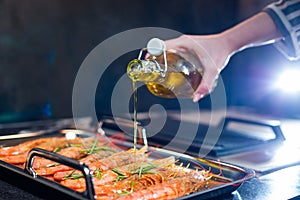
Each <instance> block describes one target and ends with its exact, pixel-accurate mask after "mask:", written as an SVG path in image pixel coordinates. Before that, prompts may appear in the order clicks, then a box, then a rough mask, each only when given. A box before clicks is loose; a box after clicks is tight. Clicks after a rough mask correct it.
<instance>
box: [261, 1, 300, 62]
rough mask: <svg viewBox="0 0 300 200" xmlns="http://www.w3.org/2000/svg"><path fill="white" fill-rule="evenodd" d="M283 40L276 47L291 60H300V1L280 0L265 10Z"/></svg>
mask: <svg viewBox="0 0 300 200" xmlns="http://www.w3.org/2000/svg"><path fill="white" fill-rule="evenodd" d="M264 11H265V12H267V13H268V14H269V15H270V16H271V18H272V19H273V20H274V22H275V24H276V26H277V27H278V28H279V30H280V32H281V35H282V36H283V38H282V39H281V40H279V41H278V42H276V43H275V46H276V47H277V48H278V49H279V50H280V51H281V52H282V53H283V54H284V55H286V56H287V58H289V59H290V60H296V59H300V0H280V1H278V2H275V3H272V4H270V5H268V6H267V7H266V8H265V9H264Z"/></svg>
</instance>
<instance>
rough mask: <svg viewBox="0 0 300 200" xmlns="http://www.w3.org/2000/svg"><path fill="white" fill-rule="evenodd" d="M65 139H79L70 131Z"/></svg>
mask: <svg viewBox="0 0 300 200" xmlns="http://www.w3.org/2000/svg"><path fill="white" fill-rule="evenodd" d="M65 137H66V139H67V140H74V139H75V138H76V137H77V135H76V133H74V132H72V131H70V132H67V133H66V135H65Z"/></svg>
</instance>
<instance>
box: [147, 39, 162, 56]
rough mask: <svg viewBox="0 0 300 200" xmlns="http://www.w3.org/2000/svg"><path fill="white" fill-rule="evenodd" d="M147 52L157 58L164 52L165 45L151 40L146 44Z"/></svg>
mask: <svg viewBox="0 0 300 200" xmlns="http://www.w3.org/2000/svg"><path fill="white" fill-rule="evenodd" d="M147 50H148V53H150V54H151V55H152V56H159V55H161V54H163V52H164V51H165V50H166V44H165V42H164V41H163V40H161V39H158V38H152V39H151V40H149V42H148V43H147Z"/></svg>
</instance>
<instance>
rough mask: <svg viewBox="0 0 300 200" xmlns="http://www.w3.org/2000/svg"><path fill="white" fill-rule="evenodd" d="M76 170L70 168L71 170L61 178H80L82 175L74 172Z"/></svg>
mask: <svg viewBox="0 0 300 200" xmlns="http://www.w3.org/2000/svg"><path fill="white" fill-rule="evenodd" d="M75 171H76V170H75V169H74V170H72V172H71V173H70V174H68V175H66V176H65V177H64V178H63V180H67V179H72V180H75V179H79V178H82V177H83V174H74V172H75Z"/></svg>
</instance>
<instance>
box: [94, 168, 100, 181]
mask: <svg viewBox="0 0 300 200" xmlns="http://www.w3.org/2000/svg"><path fill="white" fill-rule="evenodd" d="M95 176H96V178H98V179H100V178H101V171H100V169H96V170H95Z"/></svg>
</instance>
